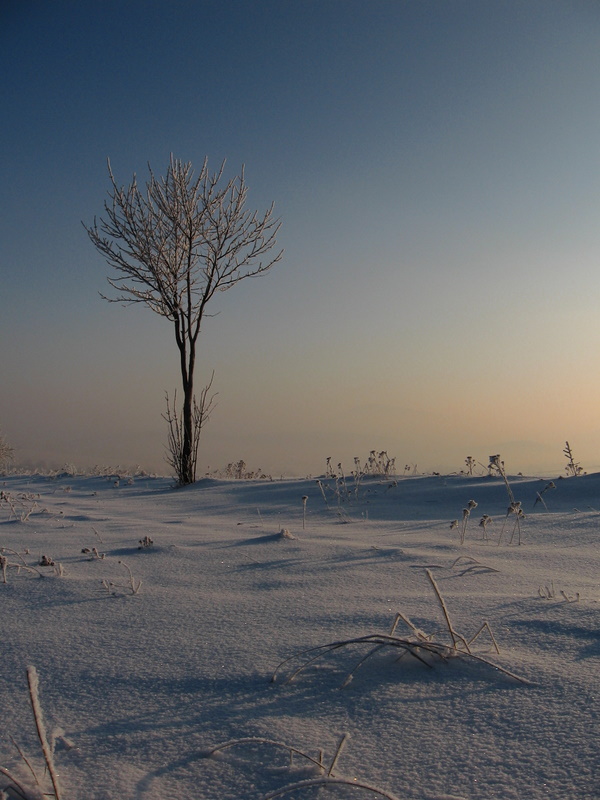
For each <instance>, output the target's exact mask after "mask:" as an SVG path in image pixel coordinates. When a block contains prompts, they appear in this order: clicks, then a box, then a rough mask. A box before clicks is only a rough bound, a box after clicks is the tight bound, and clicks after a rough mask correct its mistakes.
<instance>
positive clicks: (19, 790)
mask: <svg viewBox="0 0 600 800" xmlns="http://www.w3.org/2000/svg"><path fill="white" fill-rule="evenodd" d="M27 685H28V689H29V702H30V703H31V710H32V713H33V720H34V723H35V728H36V733H37V735H38V739H39V742H40V746H41V749H42V755H43V757H44V763H45V771H47V773H48V775H49V776H50V782H51V783H52V791H51V792H48V791H45V792H43V789H42V785H41V781H40V779H39V778H38V776H37V774H36V771H35V770H34V768H33V766H32V764H31V762H30V760H29V759H28V758H27V756H26V755H25V754H24V753H23V751H22V749H21V748H20V747H19V745H18V744H17V743H16V742H15V740H14V739H12V737H11V740H12V742H13V744H14V745H15V747H16V749H17V751H18V753H19V755H20V756H21V758H22V759H23V761H24V762H25V764H26V765H27V767H28V769H29V771H30V772H31V774H32V777H33V779H34V781H35V783H36V786H37V789H36V791H35V796H36V797H39V796H40V794H41V793H42V792H43V796H44V797H54V798H55V800H62V798H63V796H64V795H63V794H62V791H61V788H60V783H59V780H58V772H57V770H56V766H55V763H54V743H55V736H54V735H52V736H51V737H48V734H47V732H46V725H45V722H44V714H43V711H42V706H41V703H40V697H39V676H38V673H37V670H36V668H35V667H32V666H29V667H27ZM0 775H3V776H4V777H5V778H6V779H7V780H8V782H9V783H8V785H4V787H0V796H4V795H3V793H2V788H4V792H6V793H7V796H8V798H10V800H13V798H14V800H29V798H31V797H32V796H33V793H32V792H31V791H30V790H28V789H27V788H26V787H25V786H24V785H23V782H22V781H20V780H18V779H17V778H16V777H15V776H14V775H13V774H12V773H11V772H9V771H8V770H7V769H5V768H4V767H0Z"/></svg>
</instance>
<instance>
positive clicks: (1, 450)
mask: <svg viewBox="0 0 600 800" xmlns="http://www.w3.org/2000/svg"><path fill="white" fill-rule="evenodd" d="M14 454H15V451H14V450H13V448H12V447H11V446H10V445H9V443H8V442H7V441H6V439H5V438H4V436H3V435H2V432H1V431H0V467H5V466H6V465H7V464H9V463H10V462H11V461H12V460H13V457H14Z"/></svg>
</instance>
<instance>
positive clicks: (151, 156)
mask: <svg viewBox="0 0 600 800" xmlns="http://www.w3.org/2000/svg"><path fill="white" fill-rule="evenodd" d="M0 67H1V69H2V75H3V76H4V79H3V81H2V84H1V87H0V92H1V95H0V101H1V107H2V110H3V122H4V124H3V126H2V130H1V133H0V136H1V141H2V152H3V153H4V158H3V159H2V165H1V167H0V169H1V171H2V176H1V177H2V179H1V181H0V198H1V203H2V209H3V211H2V215H1V216H0V269H1V273H0V276H1V280H2V284H1V289H0V342H1V343H2V355H3V359H2V361H3V368H2V376H1V379H0V427H1V429H2V432H3V434H4V436H5V437H6V439H7V440H8V441H9V442H10V443H11V444H12V445H13V447H14V448H15V451H16V457H17V461H18V462H19V463H21V464H23V465H28V466H46V467H60V466H62V465H64V464H66V463H69V464H74V465H75V466H76V467H78V468H82V469H83V468H87V467H89V466H93V465H96V464H97V465H116V464H120V465H126V466H131V465H136V464H139V465H140V466H142V467H143V468H145V469H148V470H152V471H157V472H160V473H165V472H168V467H167V465H166V462H165V460H164V452H165V451H164V447H165V443H166V423H165V422H164V420H163V419H162V416H161V415H162V414H163V413H164V411H165V392H166V391H168V392H169V393H172V392H173V390H174V389H176V388H177V386H178V385H179V380H180V379H179V375H178V352H177V349H176V345H175V340H174V336H173V332H172V328H171V324H170V323H169V322H168V321H167V320H165V319H163V318H161V317H158V316H157V315H155V314H153V313H152V312H151V311H150V310H149V309H146V308H141V307H133V306H129V307H122V306H120V305H118V304H110V303H107V302H105V301H104V300H102V298H101V297H100V294H101V293H106V292H107V290H108V289H109V287H108V284H107V283H106V278H107V276H108V275H110V274H111V273H110V268H109V267H108V266H107V265H106V264H105V262H104V261H103V260H102V257H101V256H100V255H99V254H98V253H97V252H96V251H95V250H94V248H93V246H92V244H91V242H90V241H89V239H88V237H87V234H86V232H85V229H84V227H83V226H82V222H84V223H85V224H90V223H91V222H92V221H93V219H94V216H100V215H101V214H102V211H103V203H104V200H105V198H106V196H107V190H108V188H109V181H108V175H107V168H106V163H107V158H110V161H111V164H112V168H113V171H114V173H115V176H116V178H117V181H118V183H120V184H127V183H128V182H129V181H130V180H131V178H132V176H133V174H134V173H135V174H137V176H138V179H139V180H140V181H142V182H143V181H145V179H146V178H147V175H148V171H147V170H148V164H150V165H151V166H152V168H153V169H154V170H155V171H156V172H158V173H160V174H162V173H164V170H165V169H166V166H167V164H168V161H169V156H170V154H171V153H173V154H174V155H175V157H177V158H179V159H182V160H184V161H190V162H192V164H194V165H195V166H197V167H198V168H199V167H200V166H201V164H202V162H203V160H204V158H205V157H208V160H209V166H210V167H214V168H217V167H218V166H219V165H220V164H221V162H222V161H223V160H224V159H226V168H225V169H226V174H227V175H228V176H233V175H235V174H237V173H238V172H239V170H240V169H241V167H242V165H245V174H246V181H247V184H248V186H249V195H248V205H249V207H251V208H253V209H254V208H255V209H257V210H258V211H264V210H266V208H268V207H269V205H270V204H271V202H274V203H275V211H276V214H277V216H278V217H280V218H281V221H282V227H281V230H280V233H279V236H278V243H279V245H280V246H281V247H283V248H284V249H285V254H284V258H283V260H282V261H281V262H280V263H279V264H277V265H276V266H275V267H274V268H273V269H272V270H271V272H270V273H269V274H268V275H266V276H263V277H261V278H260V279H257V280H254V281H246V282H244V283H242V284H240V285H238V286H237V287H235V288H234V289H233V290H232V291H230V292H227V293H224V294H221V295H219V296H218V297H216V298H215V300H214V303H213V307H212V309H211V313H212V314H215V316H213V317H211V318H210V319H208V320H207V321H206V324H205V326H204V328H203V331H202V334H201V340H200V353H199V363H198V368H197V374H196V380H197V384H198V385H199V386H202V385H204V384H205V383H206V382H207V380H208V379H209V378H210V374H211V373H212V371H213V370H214V372H215V379H214V390H215V391H216V392H218V397H217V403H218V405H217V408H216V410H215V412H214V414H213V416H212V418H211V420H210V422H209V423H208V426H207V427H206V429H205V431H204V433H203V439H202V442H201V445H200V448H201V449H200V455H199V471H200V473H201V474H202V473H204V472H205V471H208V470H215V469H221V468H223V467H224V466H225V465H226V464H228V463H230V462H236V461H238V460H240V459H243V460H244V461H245V462H246V463H247V465H248V467H249V468H251V469H259V468H260V469H262V470H264V471H266V472H269V473H271V474H274V475H275V474H280V473H285V474H297V475H304V474H318V473H319V472H321V471H323V469H324V465H325V459H326V458H327V457H331V458H332V461H333V463H337V462H338V461H340V462H342V463H343V464H344V465H345V466H346V469H347V470H348V469H350V468H351V467H352V466H353V458H354V457H355V456H358V457H360V458H361V460H364V459H366V457H367V456H368V453H369V451H370V450H373V449H376V450H387V452H388V453H389V455H390V456H393V457H396V459H397V462H398V464H399V465H401V466H402V467H404V465H405V464H410V465H411V466H415V465H416V467H417V469H418V470H419V471H433V470H435V471H444V472H446V471H455V470H460V469H461V468H463V467H464V460H465V458H466V457H467V456H468V455H472V456H473V457H474V458H475V459H476V460H478V461H480V462H482V463H487V459H488V456H489V455H490V454H492V453H500V454H501V455H502V456H503V458H504V460H505V463H506V465H507V468H508V470H509V471H513V472H517V471H526V472H531V471H536V470H537V471H544V470H545V471H555V472H560V471H562V470H563V469H564V466H565V463H566V462H565V458H564V456H563V454H562V449H563V447H564V443H565V441H566V440H568V441H569V442H570V443H571V445H572V447H573V450H574V452H575V455H576V458H577V459H578V460H579V461H580V462H581V464H582V466H583V468H584V469H586V470H588V471H593V470H598V469H600V415H599V412H598V398H599V397H600V372H599V371H598V369H597V362H598V357H599V355H600V313H599V311H600V270H599V269H598V266H599V259H600V225H599V224H598V222H599V220H600V4H598V3H597V2H595V0H594V1H592V0H564V2H563V1H559V0H543V1H540V2H538V0H527V2H525V1H524V0H520V1H519V0H506V1H503V0H497V2H486V0H483V1H482V0H462V1H461V0H448V1H447V2H446V1H445V0H431V1H430V0H419V2H412V1H411V2H409V1H408V0H406V2H405V1H404V0H395V1H392V0H369V2H364V0H318V1H316V0H315V1H314V2H313V1H312V0H294V1H292V0H272V1H271V2H269V1H267V0H257V2H252V3H248V2H245V1H242V0H240V1H239V2H238V1H236V0H215V2H207V1H205V0H194V2H191V1H189V2H188V0H181V1H180V2H172V0H171V1H170V2H167V1H166V0H144V1H143V2H142V1H141V0H140V1H139V2H138V0H128V2H127V3H122V2H113V1H112V0H106V2H100V1H99V0H97V1H96V2H87V0H79V1H78V2H61V1H60V0H58V1H57V2H53V3H46V2H41V1H40V2H35V1H34V0H19V1H18V2H14V1H12V0H7V1H5V2H4V3H3V5H2V10H1V11H0Z"/></svg>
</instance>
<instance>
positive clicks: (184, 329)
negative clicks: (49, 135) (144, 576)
mask: <svg viewBox="0 0 600 800" xmlns="http://www.w3.org/2000/svg"><path fill="white" fill-rule="evenodd" d="M223 170H224V163H223V165H222V166H221V168H220V170H219V171H218V172H216V173H214V174H211V173H210V172H209V170H208V161H207V159H205V160H204V163H203V165H202V169H201V170H200V173H199V174H198V175H197V176H195V175H194V171H193V168H192V165H191V164H190V163H183V162H182V161H179V160H177V159H175V158H174V157H173V156H171V159H170V162H169V166H168V168H167V173H166V176H165V177H160V178H157V177H156V176H155V175H154V173H153V172H152V169H151V168H150V167H149V172H150V178H149V180H148V181H147V183H146V186H145V189H144V191H142V190H141V189H140V188H139V186H138V183H137V179H136V176H135V175H134V176H133V180H132V182H131V183H130V184H129V185H128V186H124V187H120V186H118V185H117V183H116V181H115V178H114V175H113V172H112V169H111V165H110V161H109V162H108V173H109V177H110V182H111V189H110V190H109V192H108V197H109V199H108V200H107V201H105V203H104V210H105V216H104V217H102V218H100V220H99V221H98V220H96V218H95V219H94V224H93V225H91V226H90V227H88V226H87V225H84V227H85V229H86V230H87V232H88V235H89V237H90V239H91V241H92V243H93V244H94V246H95V247H96V249H97V250H98V252H99V253H101V255H102V256H104V258H105V259H106V261H107V263H108V264H109V266H110V267H112V268H113V269H114V270H115V271H116V275H115V276H114V277H109V278H108V282H109V284H110V285H111V286H112V288H113V289H115V290H116V292H117V295H116V296H115V297H105V296H104V295H103V297H104V299H105V300H108V301H109V302H120V303H123V302H125V303H144V304H146V305H147V306H148V307H149V308H150V309H152V311H154V312H156V313H157V314H160V315H161V316H163V317H166V318H167V319H168V320H170V321H171V322H172V323H173V326H174V331H175V341H176V343H177V347H178V349H179V363H180V369H181V380H182V387H183V407H182V410H181V413H180V414H179V412H178V411H177V409H176V407H172V406H170V404H169V402H168V398H167V413H166V415H165V419H166V420H167V422H168V424H169V452H170V457H169V458H168V459H167V460H168V461H169V463H170V464H171V465H172V466H173V468H174V469H175V471H176V474H177V478H178V481H179V483H180V484H182V485H185V484H189V483H193V482H194V481H195V479H196V462H197V453H198V441H199V435H200V431H201V429H202V426H203V425H204V423H205V422H206V420H207V419H208V416H209V414H210V411H211V409H212V405H213V399H214V396H213V397H209V395H208V392H209V391H210V387H211V385H212V378H211V381H210V383H209V384H208V386H206V387H205V389H204V390H203V392H202V394H201V397H200V403H199V404H198V403H197V402H196V400H195V396H194V368H195V365H196V347H197V342H198V336H199V334H200V329H201V326H202V322H203V320H204V317H205V316H206V315H207V314H206V312H207V307H208V304H209V303H210V301H211V300H212V299H213V297H214V296H215V294H216V293H217V292H224V291H227V290H228V289H231V288H232V287H233V286H235V285H236V284H237V283H239V282H240V281H242V280H243V279H244V278H253V277H256V276H258V275H262V274H263V273H265V272H267V271H268V270H269V269H270V268H271V267H272V266H273V265H274V264H275V263H277V262H278V261H279V260H280V259H281V257H282V255H283V251H280V252H279V253H277V255H275V256H274V257H271V255H270V251H271V250H272V248H273V247H274V246H275V244H276V235H277V231H278V230H279V227H280V225H281V223H280V221H279V220H277V219H275V218H274V217H273V205H271V207H270V208H269V209H268V210H267V211H266V212H265V213H264V214H263V215H262V216H260V215H258V213H257V212H256V211H250V210H248V209H247V208H246V197H247V193H248V188H247V186H246V183H245V180H244V169H243V167H242V171H241V173H240V174H239V175H238V176H236V177H234V178H232V179H231V180H229V181H226V180H225V179H224V177H223ZM267 254H269V256H268V257H267V258H266V260H263V258H264V257H265V256H267ZM175 402H176V399H174V403H175Z"/></svg>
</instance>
